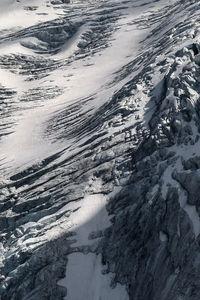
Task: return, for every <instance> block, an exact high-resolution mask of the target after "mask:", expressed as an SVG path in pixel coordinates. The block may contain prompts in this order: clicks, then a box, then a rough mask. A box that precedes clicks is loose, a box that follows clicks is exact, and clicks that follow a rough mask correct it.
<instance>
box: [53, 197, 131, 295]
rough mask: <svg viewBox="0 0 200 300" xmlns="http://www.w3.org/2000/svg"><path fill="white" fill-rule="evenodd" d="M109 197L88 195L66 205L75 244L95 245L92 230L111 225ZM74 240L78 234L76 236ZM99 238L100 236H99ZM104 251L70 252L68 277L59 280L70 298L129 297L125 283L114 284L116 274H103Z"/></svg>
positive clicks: (76, 245) (95, 230) (102, 228)
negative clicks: (102, 255) (102, 252)
mask: <svg viewBox="0 0 200 300" xmlns="http://www.w3.org/2000/svg"><path fill="white" fill-rule="evenodd" d="M106 202H107V197H106V196H104V195H101V194H96V195H88V196H86V197H85V198H84V199H83V200H81V201H79V202H75V203H70V205H66V206H65V207H64V208H63V209H64V210H65V209H70V210H71V211H72V212H73V213H72V214H71V216H70V221H71V228H70V231H73V232H74V231H75V232H76V236H75V239H76V242H75V243H73V246H74V247H79V246H84V245H90V246H91V245H92V244H94V240H91V239H90V240H89V239H88V237H89V234H90V233H92V232H98V231H100V230H104V229H105V228H107V227H108V226H109V225H110V222H109V217H108V213H107V211H106V208H105V206H106ZM72 240H74V236H73V237H72ZM95 241H96V239H95ZM102 270H103V269H102V264H101V255H98V256H97V255H96V254H93V253H89V254H87V255H84V254H83V253H72V254H70V255H69V256H68V263H67V269H66V277H65V278H64V279H62V280H60V281H59V282H58V284H59V285H62V286H65V287H66V288H67V297H66V298H65V299H70V300H82V299H87V300H100V299H102V300H112V299H113V300H128V299H129V298H128V294H127V292H126V290H125V287H123V286H121V285H120V284H117V286H116V287H115V288H114V289H113V288H111V287H110V283H111V280H112V274H102Z"/></svg>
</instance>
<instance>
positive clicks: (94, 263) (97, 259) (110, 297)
mask: <svg viewBox="0 0 200 300" xmlns="http://www.w3.org/2000/svg"><path fill="white" fill-rule="evenodd" d="M68 259H69V261H68V264H67V274H66V278H64V279H62V280H60V282H59V284H61V285H63V286H67V297H65V298H64V299H66V300H67V299H69V300H83V299H84V300H86V299H87V300H128V299H129V298H128V296H127V292H126V290H125V289H124V287H122V286H121V285H119V284H117V286H116V287H115V288H111V287H110V281H111V279H112V274H106V275H103V274H102V264H101V255H98V256H97V255H96V254H92V253H89V254H87V255H84V254H82V253H73V254H71V255H69V256H68Z"/></svg>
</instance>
